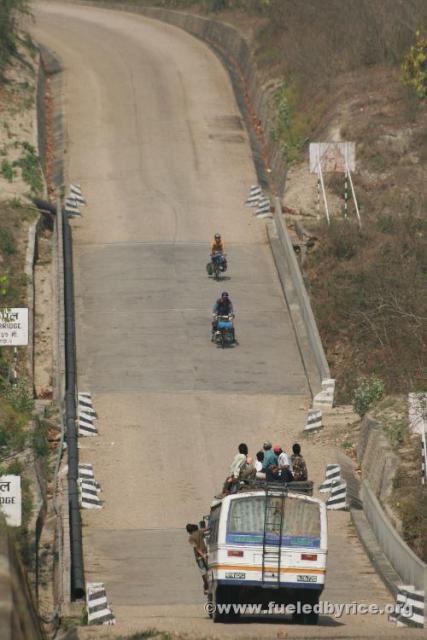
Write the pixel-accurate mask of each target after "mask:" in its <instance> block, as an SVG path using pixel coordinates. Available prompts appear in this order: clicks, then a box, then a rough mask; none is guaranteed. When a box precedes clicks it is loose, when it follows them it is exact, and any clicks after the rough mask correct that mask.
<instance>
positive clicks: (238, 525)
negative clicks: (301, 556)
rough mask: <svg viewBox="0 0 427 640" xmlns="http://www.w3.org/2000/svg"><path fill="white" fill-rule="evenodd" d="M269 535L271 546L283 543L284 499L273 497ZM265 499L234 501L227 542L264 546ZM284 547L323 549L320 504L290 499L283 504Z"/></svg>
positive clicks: (270, 507) (230, 514)
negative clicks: (321, 546) (280, 540)
mask: <svg viewBox="0 0 427 640" xmlns="http://www.w3.org/2000/svg"><path fill="white" fill-rule="evenodd" d="M268 500H269V509H268V523H267V527H266V536H267V543H268V544H273V545H274V544H279V536H280V521H281V514H282V500H281V498H280V497H275V496H270V497H269V498H268ZM265 506H266V503H265V497H264V496H254V497H251V498H241V499H237V500H233V501H232V502H231V505H230V511H229V514H228V523H227V542H230V543H244V544H257V545H258V544H262V543H263V536H264V519H265ZM282 545H284V546H291V547H295V546H296V547H302V546H310V547H319V546H320V510H319V505H318V504H317V503H316V502H308V501H305V500H298V499H297V498H286V499H285V500H284V501H283V522H282Z"/></svg>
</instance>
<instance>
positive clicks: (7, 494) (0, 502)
mask: <svg viewBox="0 0 427 640" xmlns="http://www.w3.org/2000/svg"><path fill="white" fill-rule="evenodd" d="M0 510H1V511H2V512H3V513H4V515H5V517H6V523H7V524H8V525H9V526H10V527H20V526H21V522H22V517H21V516H22V496H21V476H0Z"/></svg>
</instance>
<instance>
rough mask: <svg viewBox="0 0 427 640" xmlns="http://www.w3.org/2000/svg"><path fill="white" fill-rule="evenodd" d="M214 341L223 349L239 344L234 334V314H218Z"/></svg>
mask: <svg viewBox="0 0 427 640" xmlns="http://www.w3.org/2000/svg"><path fill="white" fill-rule="evenodd" d="M213 342H215V344H217V345H220V346H221V347H222V348H223V349H224V348H225V347H230V346H231V345H232V344H237V340H236V338H235V335H234V325H233V316H217V318H216V328H215V329H214V332H213Z"/></svg>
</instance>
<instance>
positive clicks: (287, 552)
mask: <svg viewBox="0 0 427 640" xmlns="http://www.w3.org/2000/svg"><path fill="white" fill-rule="evenodd" d="M301 484H303V483H295V488H296V486H297V485H301ZM207 544H208V567H209V569H208V581H209V594H208V600H209V601H210V602H211V603H212V604H213V605H215V606H214V607H212V609H213V612H212V618H213V620H214V622H221V621H224V620H225V619H228V618H231V617H234V616H238V615H239V613H236V611H235V610H234V609H233V608H232V607H231V608H230V609H229V611H227V612H224V607H218V605H219V604H221V605H224V604H237V605H238V604H251V603H252V604H262V605H263V609H264V608H265V609H268V607H269V606H271V605H269V603H272V602H274V603H277V605H289V604H291V605H292V604H293V605H295V607H298V608H296V611H295V613H294V615H293V620H294V622H300V623H307V624H317V621H318V613H316V611H314V612H313V611H311V612H310V613H307V609H308V608H309V607H305V610H306V612H305V613H303V612H301V607H302V605H303V604H309V605H311V606H313V605H315V604H317V603H318V601H319V596H320V594H321V592H322V590H323V588H324V585H325V575H326V556H327V521H326V507H325V505H324V503H323V502H321V501H320V500H317V499H315V498H311V497H309V496H308V495H302V494H299V493H297V492H295V491H292V485H289V489H288V488H286V487H283V486H282V487H280V486H279V487H277V486H274V485H264V486H263V487H254V488H249V487H248V488H245V487H243V488H242V489H241V490H240V491H239V492H238V493H235V494H233V495H227V496H225V497H224V498H221V499H215V500H214V502H213V503H212V505H211V510H210V515H209V533H208V537H207ZM298 602H299V603H300V604H299V605H298V604H297V603H298ZM315 609H316V608H315Z"/></svg>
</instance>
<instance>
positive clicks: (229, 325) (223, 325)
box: [217, 320, 233, 329]
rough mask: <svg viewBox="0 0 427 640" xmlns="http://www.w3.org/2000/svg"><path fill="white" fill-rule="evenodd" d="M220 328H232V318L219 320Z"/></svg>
mask: <svg viewBox="0 0 427 640" xmlns="http://www.w3.org/2000/svg"><path fill="white" fill-rule="evenodd" d="M217 326H218V329H232V328H233V323H232V322H231V320H218V325H217Z"/></svg>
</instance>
